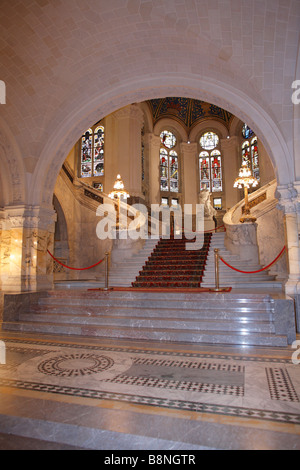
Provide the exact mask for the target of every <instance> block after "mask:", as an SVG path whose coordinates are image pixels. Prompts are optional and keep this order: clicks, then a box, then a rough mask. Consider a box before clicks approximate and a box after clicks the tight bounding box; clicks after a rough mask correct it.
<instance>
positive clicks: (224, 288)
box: [210, 248, 228, 292]
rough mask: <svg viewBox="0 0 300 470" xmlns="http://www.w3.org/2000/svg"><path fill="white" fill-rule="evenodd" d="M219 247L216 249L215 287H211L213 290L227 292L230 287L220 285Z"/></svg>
mask: <svg viewBox="0 0 300 470" xmlns="http://www.w3.org/2000/svg"><path fill="white" fill-rule="evenodd" d="M219 251H220V250H219V248H215V249H214V253H215V287H214V288H213V289H210V291H212V292H227V291H228V287H220V280H219V277H220V273H219Z"/></svg>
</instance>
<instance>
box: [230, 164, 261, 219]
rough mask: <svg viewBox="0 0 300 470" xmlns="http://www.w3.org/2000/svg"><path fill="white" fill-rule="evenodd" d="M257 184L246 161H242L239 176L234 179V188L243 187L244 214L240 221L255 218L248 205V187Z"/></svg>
mask: <svg viewBox="0 0 300 470" xmlns="http://www.w3.org/2000/svg"><path fill="white" fill-rule="evenodd" d="M257 185H258V180H257V179H256V178H254V176H252V173H251V170H250V168H249V167H248V166H247V163H246V162H243V164H242V166H241V168H240V170H239V176H238V178H236V179H235V181H234V185H233V187H234V188H239V189H242V188H244V196H245V207H244V215H243V216H242V217H241V218H240V222H242V223H243V222H255V221H256V218H255V217H253V216H252V215H250V205H249V201H248V189H249V188H251V187H253V188H254V187H255V186H257Z"/></svg>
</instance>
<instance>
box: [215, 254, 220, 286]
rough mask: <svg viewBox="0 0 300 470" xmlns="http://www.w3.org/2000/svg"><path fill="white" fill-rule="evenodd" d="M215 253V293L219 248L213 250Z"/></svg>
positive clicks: (217, 282)
mask: <svg viewBox="0 0 300 470" xmlns="http://www.w3.org/2000/svg"><path fill="white" fill-rule="evenodd" d="M214 253H215V291H218V290H219V285H220V283H219V248H215V249H214Z"/></svg>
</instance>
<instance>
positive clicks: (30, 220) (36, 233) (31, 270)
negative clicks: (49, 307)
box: [0, 205, 56, 292]
mask: <svg viewBox="0 0 300 470" xmlns="http://www.w3.org/2000/svg"><path fill="white" fill-rule="evenodd" d="M55 218H56V214H55V211H54V210H51V209H43V208H41V207H39V206H34V207H33V206H23V205H22V206H21V205H20V206H10V207H6V208H4V210H3V211H2V214H1V219H0V227H1V243H0V246H1V249H0V283H1V289H2V290H3V291H12V292H23V291H36V290H43V289H51V288H52V287H53V263H52V259H51V258H50V256H49V255H48V253H47V249H49V250H50V251H51V253H53V245H54V228H55Z"/></svg>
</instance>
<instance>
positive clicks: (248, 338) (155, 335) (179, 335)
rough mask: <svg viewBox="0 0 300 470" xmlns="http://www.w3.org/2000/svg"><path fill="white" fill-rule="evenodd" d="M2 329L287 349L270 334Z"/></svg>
mask: <svg viewBox="0 0 300 470" xmlns="http://www.w3.org/2000/svg"><path fill="white" fill-rule="evenodd" d="M3 329H4V330H9V331H22V332H41V333H46V334H68V335H80V336H92V337H105V338H107V337H109V338H123V339H138V340H152V341H172V342H176V341H179V342H186V343H208V344H212V343H213V344H239V345H256V346H257V345H260V346H287V338H286V336H284V335H274V334H273V333H258V332H252V333H251V334H250V333H249V332H230V331H229V332H227V331H222V332H221V331H216V330H213V331H210V330H207V331H195V330H186V329H167V328H164V329H152V328H131V327H117V326H116V327H113V326H104V327H102V326H96V325H82V324H80V325H79V324H78V325H70V324H69V323H66V324H64V323H46V322H45V323H42V322H41V323H37V322H6V323H4V324H3Z"/></svg>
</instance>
